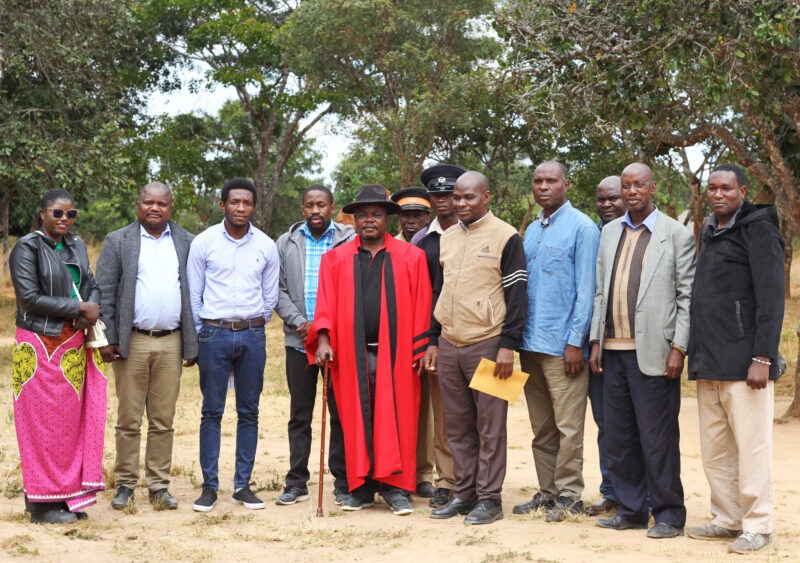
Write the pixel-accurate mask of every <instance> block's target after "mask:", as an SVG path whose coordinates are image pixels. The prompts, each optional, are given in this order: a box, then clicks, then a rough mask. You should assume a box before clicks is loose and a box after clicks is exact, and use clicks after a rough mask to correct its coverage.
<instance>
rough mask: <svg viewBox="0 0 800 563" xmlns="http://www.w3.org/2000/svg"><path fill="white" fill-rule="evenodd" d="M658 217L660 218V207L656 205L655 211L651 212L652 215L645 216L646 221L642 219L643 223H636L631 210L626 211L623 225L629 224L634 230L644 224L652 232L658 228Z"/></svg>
mask: <svg viewBox="0 0 800 563" xmlns="http://www.w3.org/2000/svg"><path fill="white" fill-rule="evenodd" d="M657 218H658V208H657V207H654V208H653V211H652V212H651V213H650V215H648V216H647V217H645V218H644V221H642V223H641V224H640V225H634V224H633V221H632V220H631V214H630V212H629V211H626V212H625V215H623V216H622V224H623V225H628V226H629V227H630V228H631V229H632V230H634V231H635V230H636V229H638V228H639V227H641V226H642V225H644V226H645V227H647V230H648V231H650V232H651V233H652V232H653V230H654V229H655V228H656V219H657Z"/></svg>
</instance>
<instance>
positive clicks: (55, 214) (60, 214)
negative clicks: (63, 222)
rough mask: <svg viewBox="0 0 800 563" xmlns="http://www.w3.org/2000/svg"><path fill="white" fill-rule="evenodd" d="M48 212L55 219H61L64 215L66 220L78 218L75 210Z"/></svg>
mask: <svg viewBox="0 0 800 563" xmlns="http://www.w3.org/2000/svg"><path fill="white" fill-rule="evenodd" d="M49 211H50V214H51V215H52V216H53V217H54V218H55V219H61V218H62V217H63V216H64V213H66V214H67V219H74V218H75V217H77V216H78V210H77V209H67V210H66V211H64V210H63V209H50V210H49Z"/></svg>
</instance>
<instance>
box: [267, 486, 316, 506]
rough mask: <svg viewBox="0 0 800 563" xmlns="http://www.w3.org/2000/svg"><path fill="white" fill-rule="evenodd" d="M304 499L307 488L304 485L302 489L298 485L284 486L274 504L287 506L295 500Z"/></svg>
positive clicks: (306, 495)
mask: <svg viewBox="0 0 800 563" xmlns="http://www.w3.org/2000/svg"><path fill="white" fill-rule="evenodd" d="M304 500H308V489H306V488H305V487H303V488H302V489H301V488H300V487H286V488H285V489H284V490H283V494H281V495H280V496H278V498H276V499H275V504H277V505H280V506H288V505H290V504H295V503H296V502H303V501H304Z"/></svg>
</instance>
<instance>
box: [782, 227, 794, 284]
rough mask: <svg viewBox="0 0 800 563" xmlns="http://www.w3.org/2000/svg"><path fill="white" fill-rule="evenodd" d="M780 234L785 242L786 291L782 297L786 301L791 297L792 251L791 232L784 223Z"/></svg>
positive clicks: (784, 272) (784, 268) (784, 273)
mask: <svg viewBox="0 0 800 563" xmlns="http://www.w3.org/2000/svg"><path fill="white" fill-rule="evenodd" d="M781 234H782V235H783V239H784V240H785V241H786V247H785V248H784V249H783V277H784V280H785V282H786V289H785V290H784V295H785V297H786V299H789V298H790V297H791V296H792V252H793V250H794V248H793V245H792V241H793V240H794V239H793V237H792V231H791V229H790V228H789V225H788V224H787V222H786V221H784V222H783V223H781Z"/></svg>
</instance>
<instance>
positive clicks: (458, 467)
mask: <svg viewBox="0 0 800 563" xmlns="http://www.w3.org/2000/svg"><path fill="white" fill-rule="evenodd" d="M499 346H500V337H499V336H497V337H494V338H489V339H488V340H484V341H483V342H479V343H477V344H473V345H471V346H462V347H456V346H453V345H452V344H450V343H449V342H448V341H447V340H445V339H444V338H443V337H442V338H439V359H438V363H439V365H438V368H439V386H440V388H441V391H442V400H443V401H444V413H445V420H446V424H447V441H448V442H449V444H450V451H451V452H453V465H454V470H455V476H456V482H455V484H454V485H453V495H454V496H456V497H457V498H459V499H461V500H469V499H472V498H475V497H478V498H480V499H488V500H491V501H493V502H495V503H497V504H500V503H501V501H502V492H503V480H504V479H505V476H506V440H507V437H506V416H507V415H508V402H507V401H504V400H503V399H498V398H497V397H492V396H491V395H487V394H486V393H481V392H480V391H473V390H472V389H470V388H469V383H470V381H472V376H473V375H474V373H475V369H476V368H477V367H478V364H479V363H480V361H481V358H490V359H492V360H494V358H496V357H497V350H498V348H499Z"/></svg>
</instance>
